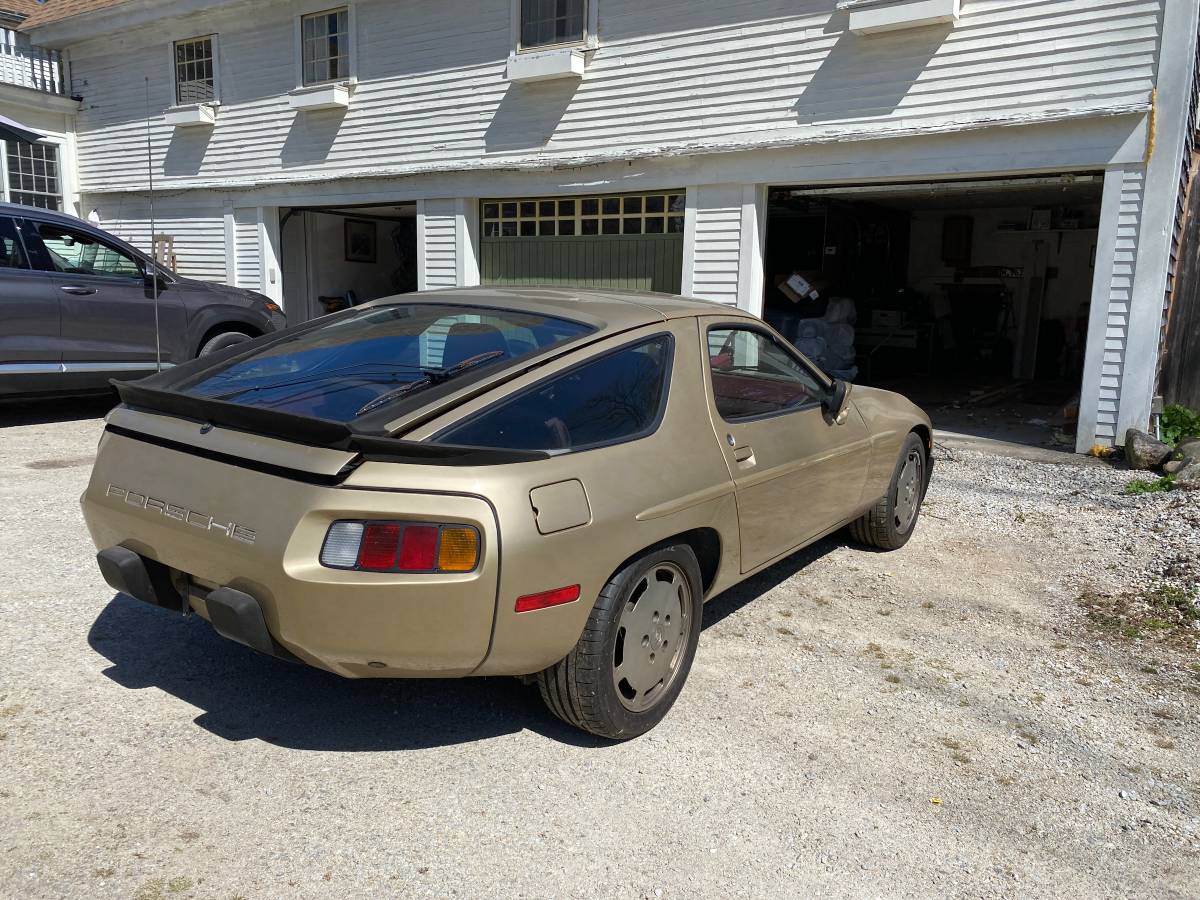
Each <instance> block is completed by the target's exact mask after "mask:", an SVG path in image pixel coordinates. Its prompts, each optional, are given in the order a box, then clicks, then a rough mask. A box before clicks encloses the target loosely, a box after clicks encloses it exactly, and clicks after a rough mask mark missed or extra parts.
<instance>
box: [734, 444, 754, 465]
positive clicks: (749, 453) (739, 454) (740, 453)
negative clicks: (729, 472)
mask: <svg viewBox="0 0 1200 900" xmlns="http://www.w3.org/2000/svg"><path fill="white" fill-rule="evenodd" d="M753 458H754V448H753V447H751V446H750V445H749V444H743V445H742V446H741V447H734V448H733V460H734V462H745V461H746V460H748V459H753Z"/></svg>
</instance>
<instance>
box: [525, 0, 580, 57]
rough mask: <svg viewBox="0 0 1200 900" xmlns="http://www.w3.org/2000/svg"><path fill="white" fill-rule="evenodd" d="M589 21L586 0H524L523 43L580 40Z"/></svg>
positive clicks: (544, 45) (540, 45) (551, 43)
mask: <svg viewBox="0 0 1200 900" xmlns="http://www.w3.org/2000/svg"><path fill="white" fill-rule="evenodd" d="M586 23H587V0H521V47H522V48H528V47H546V46H552V45H554V44H574V43H579V42H580V41H582V40H583V37H584V30H585V28H586Z"/></svg>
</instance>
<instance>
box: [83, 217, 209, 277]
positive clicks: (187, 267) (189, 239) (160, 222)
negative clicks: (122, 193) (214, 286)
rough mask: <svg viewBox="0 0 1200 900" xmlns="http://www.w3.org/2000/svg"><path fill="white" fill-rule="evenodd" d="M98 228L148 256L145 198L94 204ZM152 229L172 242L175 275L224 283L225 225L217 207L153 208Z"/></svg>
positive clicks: (147, 218) (148, 228) (148, 224)
mask: <svg viewBox="0 0 1200 900" xmlns="http://www.w3.org/2000/svg"><path fill="white" fill-rule="evenodd" d="M96 205H97V206H98V207H99V209H100V211H101V215H102V219H101V222H100V227H101V228H104V229H105V230H107V231H109V232H111V233H112V234H115V235H116V236H117V237H119V238H121V239H122V240H125V241H128V242H129V243H130V244H132V245H133V246H135V247H137V248H138V249H139V250H141V251H142V252H143V253H145V254H147V255H150V254H151V242H150V211H149V207H148V205H147V204H146V201H145V198H138V197H134V198H128V197H126V198H121V199H119V200H115V199H108V198H105V199H104V200H103V201H99V202H98V203H97V204H96ZM154 228H155V231H156V232H157V233H158V234H166V235H170V236H171V237H173V238H174V239H175V242H174V248H175V257H176V260H177V264H176V271H177V272H178V273H179V274H180V275H183V276H184V277H185V278H199V279H202V280H204V281H219V282H223V281H226V280H227V278H228V273H227V271H226V253H225V222H224V218H223V217H222V214H221V210H220V209H219V208H218V207H212V208H209V209H206V208H204V207H200V208H198V209H187V210H186V211H185V210H182V209H179V208H178V207H175V206H166V207H163V206H156V209H155V216H154Z"/></svg>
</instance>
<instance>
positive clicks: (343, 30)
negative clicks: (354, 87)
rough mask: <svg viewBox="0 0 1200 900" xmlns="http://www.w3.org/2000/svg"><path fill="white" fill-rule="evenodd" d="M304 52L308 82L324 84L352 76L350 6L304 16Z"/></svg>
mask: <svg viewBox="0 0 1200 900" xmlns="http://www.w3.org/2000/svg"><path fill="white" fill-rule="evenodd" d="M300 52H301V58H302V59H303V63H304V83H305V84H321V83H322V82H326V81H341V80H343V79H346V78H349V77H350V13H349V10H348V9H347V8H346V7H342V8H341V9H330V10H326V11H325V12H319V13H313V14H312V15H308V16H302V17H301V19H300Z"/></svg>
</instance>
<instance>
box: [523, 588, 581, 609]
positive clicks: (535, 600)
mask: <svg viewBox="0 0 1200 900" xmlns="http://www.w3.org/2000/svg"><path fill="white" fill-rule="evenodd" d="M578 599H579V585H577V584H573V585H571V586H570V587H561V588H555V589H554V590H552V591H542V592H541V593H540V594H526V595H525V596H524V597H518V598H517V606H516V610H517V612H532V611H533V610H535V609H545V608H546V607H548V606H561V605H562V604H564V603H574V602H575V601H576V600H578Z"/></svg>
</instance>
